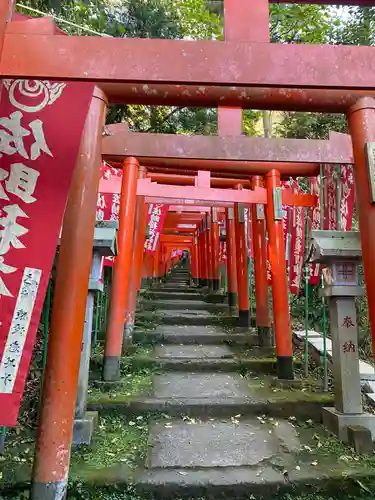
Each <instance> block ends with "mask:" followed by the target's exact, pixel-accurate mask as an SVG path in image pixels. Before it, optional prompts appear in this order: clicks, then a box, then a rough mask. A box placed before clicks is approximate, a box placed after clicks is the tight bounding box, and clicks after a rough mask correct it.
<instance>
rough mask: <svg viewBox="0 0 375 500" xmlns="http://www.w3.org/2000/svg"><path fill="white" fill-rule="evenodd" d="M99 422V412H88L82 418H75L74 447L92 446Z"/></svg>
mask: <svg viewBox="0 0 375 500" xmlns="http://www.w3.org/2000/svg"><path fill="white" fill-rule="evenodd" d="M98 421H99V417H98V412H97V411H86V412H85V413H84V415H83V416H82V417H79V418H75V419H74V425H73V446H79V445H82V444H86V445H87V444H90V443H91V439H92V435H93V433H94V430H95V428H96V427H97V425H98Z"/></svg>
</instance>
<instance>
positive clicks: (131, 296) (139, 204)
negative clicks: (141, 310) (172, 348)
mask: <svg viewBox="0 0 375 500" xmlns="http://www.w3.org/2000/svg"><path fill="white" fill-rule="evenodd" d="M146 175H147V170H146V168H145V167H143V166H140V167H139V169H138V179H144V178H145V177H146ZM146 221H147V214H146V205H145V199H144V196H137V201H136V207H135V219H134V234H133V245H132V246H133V253H132V262H131V269H130V279H129V286H128V293H127V299H126V310H125V324H124V341H123V344H122V349H123V351H124V350H125V349H126V347H127V346H128V345H129V344H131V343H132V340H133V332H134V321H135V308H136V304H137V293H138V290H139V288H140V281H141V270H142V261H143V254H144V246H145V232H146Z"/></svg>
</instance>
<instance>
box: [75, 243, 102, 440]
mask: <svg viewBox="0 0 375 500" xmlns="http://www.w3.org/2000/svg"><path fill="white" fill-rule="evenodd" d="M101 261H102V257H101V255H100V254H99V253H96V252H94V253H93V256H92V263H91V272H90V281H89V292H88V295H87V302H86V317H85V324H84V328H83V338H82V351H81V361H80V366H79V377H78V387H77V398H76V408H75V419H74V437H73V444H74V445H79V444H90V440H91V435H92V431H93V429H94V422H95V419H94V418H93V416H92V414H91V413H90V412H89V413H87V412H86V408H87V390H88V385H89V370H90V356H91V338H92V326H93V315H94V300H95V293H97V292H98V291H101V290H102V289H103V284H102V283H100V274H101ZM87 415H88V416H87ZM76 437H77V439H76Z"/></svg>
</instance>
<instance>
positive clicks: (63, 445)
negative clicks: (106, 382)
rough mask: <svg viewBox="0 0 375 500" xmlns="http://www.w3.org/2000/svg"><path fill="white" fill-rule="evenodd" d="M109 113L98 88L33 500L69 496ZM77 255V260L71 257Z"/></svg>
mask: <svg viewBox="0 0 375 500" xmlns="http://www.w3.org/2000/svg"><path fill="white" fill-rule="evenodd" d="M0 18H1V17H0ZM106 109H107V102H106V99H105V96H104V95H103V93H102V91H101V90H99V89H96V90H95V93H94V97H93V99H92V102H91V105H90V109H89V111H88V114H87V118H86V123H85V128H84V131H83V135H82V139H81V145H80V151H79V154H78V160H77V164H76V167H75V170H74V174H73V179H72V184H71V187H70V191H69V197H68V202H67V206H66V210H65V215H64V222H63V229H62V235H61V245H60V253H59V261H58V265H57V274H56V286H55V293H54V299H53V308H52V319H51V328H50V334H49V341H48V357H47V366H46V372H45V377H44V385H43V394H42V404H41V414H40V420H39V427H38V434H37V440H36V448H35V459H34V468H33V474H32V487H31V499H32V500H60V499H63V498H65V495H66V492H67V488H68V472H69V463H70V447H71V443H72V438H73V421H74V410H75V401H76V394H77V385H78V373H79V365H80V358H81V348H82V334H83V325H84V320H85V312H86V301H87V290H88V283H89V275H90V266H91V260H92V246H93V239H94V229H95V209H96V202H97V197H98V188H99V181H100V165H101V143H102V132H103V126H104V123H105V116H106ZM74 255H76V256H77V255H78V256H79V258H76V259H72V256H74Z"/></svg>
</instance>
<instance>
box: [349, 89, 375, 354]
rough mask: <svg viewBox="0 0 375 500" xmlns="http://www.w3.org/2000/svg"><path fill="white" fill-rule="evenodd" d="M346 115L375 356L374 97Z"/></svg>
mask: <svg viewBox="0 0 375 500" xmlns="http://www.w3.org/2000/svg"><path fill="white" fill-rule="evenodd" d="M347 117H348V122H349V129H350V133H351V136H352V142H353V153H354V163H355V165H354V175H355V185H356V195H357V196H356V202H357V211H358V220H359V229H360V236H361V246H362V261H363V268H364V273H365V281H366V290H367V302H368V310H369V318H370V325H371V336H372V345H373V356H375V348H374V346H375V265H374V261H375V240H374V234H375V99H374V98H372V97H363V98H362V99H359V100H358V101H357V103H356V104H355V105H354V106H352V107H351V108H350V109H349V111H348V113H347Z"/></svg>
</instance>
